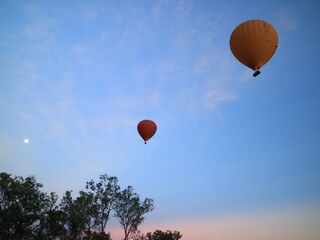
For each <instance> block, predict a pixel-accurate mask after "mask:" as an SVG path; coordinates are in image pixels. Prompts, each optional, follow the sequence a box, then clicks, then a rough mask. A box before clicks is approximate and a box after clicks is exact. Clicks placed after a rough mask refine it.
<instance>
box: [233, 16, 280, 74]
mask: <svg viewBox="0 0 320 240" xmlns="http://www.w3.org/2000/svg"><path fill="white" fill-rule="evenodd" d="M277 47H278V34H277V31H276V30H275V29H274V28H273V26H272V25H271V24H269V23H267V22H265V21H263V20H249V21H246V22H243V23H241V24H240V25H238V26H237V27H236V28H235V29H234V30H233V32H232V34H231V36H230V49H231V51H232V53H233V55H234V56H235V58H236V59H238V61H239V62H241V63H242V64H244V65H245V66H247V67H249V68H251V69H252V70H253V71H255V72H254V74H253V76H254V77H256V76H257V75H259V74H260V68H261V67H262V66H263V65H265V64H266V63H267V62H268V61H269V60H270V59H271V57H272V56H273V54H274V53H275V51H276V50H277Z"/></svg>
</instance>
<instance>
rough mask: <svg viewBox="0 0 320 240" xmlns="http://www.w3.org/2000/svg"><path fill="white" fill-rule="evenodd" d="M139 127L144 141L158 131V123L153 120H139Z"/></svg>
mask: <svg viewBox="0 0 320 240" xmlns="http://www.w3.org/2000/svg"><path fill="white" fill-rule="evenodd" d="M137 129H138V133H139V134H140V136H141V137H142V139H143V140H144V142H145V143H147V141H148V140H149V139H150V138H152V136H153V135H154V134H155V133H156V131H157V125H156V124H155V122H153V121H151V120H142V121H141V122H139V124H138V126H137Z"/></svg>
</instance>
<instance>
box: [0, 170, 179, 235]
mask: <svg viewBox="0 0 320 240" xmlns="http://www.w3.org/2000/svg"><path fill="white" fill-rule="evenodd" d="M42 187H43V185H42V184H41V183H37V182H36V179H35V178H34V176H31V177H27V178H25V179H24V178H23V177H12V176H11V174H8V173H5V172H2V173H0V240H4V239H13V240H15V239H19V240H20V239H21V240H25V239H35V240H42V239H48V240H54V239H60V240H111V234H110V233H107V232H106V231H105V230H106V226H107V223H108V221H109V218H110V216H114V217H116V218H117V219H118V220H119V223H120V225H121V226H122V227H123V229H124V234H125V236H124V240H128V239H129V238H132V239H136V240H178V239H180V238H181V234H180V233H179V232H176V231H174V232H171V231H167V232H161V231H160V230H157V231H156V232H154V233H153V234H151V233H148V234H147V235H144V234H142V233H140V231H138V226H139V225H140V224H141V223H142V222H143V221H144V214H146V213H148V212H150V211H152V210H153V209H154V206H153V200H152V199H150V198H146V199H144V200H143V201H142V200H141V199H140V196H139V195H138V194H137V193H135V192H134V189H133V187H132V186H128V187H127V188H126V189H124V190H122V191H121V190H120V186H119V185H118V179H117V178H116V177H110V176H108V175H106V174H104V175H101V176H100V178H99V181H98V182H94V181H93V180H90V181H88V182H86V186H85V190H84V191H80V192H79V193H78V195H77V196H75V194H74V193H73V192H72V191H66V192H65V194H64V195H63V196H62V199H61V201H60V203H58V195H57V194H55V193H54V192H52V193H50V194H47V193H44V192H42V191H41V188H42ZM112 212H113V215H111V213H112Z"/></svg>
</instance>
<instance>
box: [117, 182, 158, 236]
mask: <svg viewBox="0 0 320 240" xmlns="http://www.w3.org/2000/svg"><path fill="white" fill-rule="evenodd" d="M133 190H134V189H133V187H132V186H128V187H127V188H126V189H124V190H123V191H121V192H119V193H118V194H117V198H116V201H115V203H114V211H115V214H114V216H115V217H116V218H117V219H118V221H119V223H120V225H121V226H122V228H123V230H124V240H128V239H129V237H130V234H133V233H134V232H135V231H137V229H138V226H139V225H140V224H141V223H142V222H143V220H144V217H143V215H144V214H145V213H147V212H150V211H152V210H153V209H154V206H153V200H152V199H149V198H146V199H145V200H143V201H142V202H141V201H140V197H139V195H138V194H136V193H134V192H133Z"/></svg>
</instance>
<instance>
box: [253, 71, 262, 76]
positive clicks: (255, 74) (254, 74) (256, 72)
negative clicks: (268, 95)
mask: <svg viewBox="0 0 320 240" xmlns="http://www.w3.org/2000/svg"><path fill="white" fill-rule="evenodd" d="M260 73H261V72H260V71H259V70H257V71H255V72H254V73H253V76H254V77H256V76H258V75H259V74H260Z"/></svg>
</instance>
